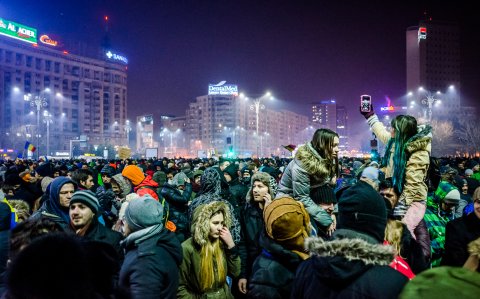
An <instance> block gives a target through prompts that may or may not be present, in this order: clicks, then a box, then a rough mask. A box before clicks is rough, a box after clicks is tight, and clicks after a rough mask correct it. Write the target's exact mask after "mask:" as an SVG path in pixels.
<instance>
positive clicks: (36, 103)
mask: <svg viewBox="0 0 480 299" xmlns="http://www.w3.org/2000/svg"><path fill="white" fill-rule="evenodd" d="M44 92H50V89H49V88H46V89H45V90H44ZM23 99H24V100H25V101H26V102H30V106H32V107H36V108H37V134H36V135H37V146H39V141H40V138H39V136H40V110H41V109H42V107H47V106H48V103H47V99H46V98H45V97H43V96H42V95H41V94H39V95H36V96H32V94H30V93H29V94H26V95H24V96H23ZM39 155H40V150H38V151H37V159H38V157H39Z"/></svg>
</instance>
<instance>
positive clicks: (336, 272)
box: [0, 114, 480, 299]
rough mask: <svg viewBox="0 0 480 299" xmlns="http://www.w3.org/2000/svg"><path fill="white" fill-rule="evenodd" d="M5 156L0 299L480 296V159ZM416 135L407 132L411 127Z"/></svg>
mask: <svg viewBox="0 0 480 299" xmlns="http://www.w3.org/2000/svg"><path fill="white" fill-rule="evenodd" d="M365 117H366V119H367V120H368V122H369V124H370V126H371V127H372V130H373V131H374V132H375V134H376V135H377V137H378V138H379V139H380V141H382V142H385V143H386V145H387V150H386V154H385V156H384V157H383V159H381V160H379V161H374V160H371V159H358V158H348V157H338V145H339V137H338V135H337V134H336V133H335V132H333V131H330V130H328V129H319V130H317V131H316V132H315V134H314V135H313V137H312V140H311V141H310V142H307V143H306V144H304V145H302V146H300V147H299V148H298V149H297V151H296V152H295V153H294V156H293V158H291V159H281V158H278V157H272V158H263V159H254V158H247V159H222V158H221V159H214V158H210V159H182V158H178V159H168V158H163V159H141V160H131V159H126V160H94V161H91V162H87V161H85V160H75V159H72V160H38V161H34V160H26V159H17V160H15V161H0V184H1V191H0V199H1V201H0V249H1V250H0V273H1V275H0V294H1V296H2V297H1V298H142V299H143V298H399V297H400V298H413V297H421V298H438V297H440V298H446V297H453V296H458V297H459V298H476V297H477V296H478V294H480V292H479V291H480V283H479V282H480V274H479V273H478V271H479V269H480V267H479V256H480V229H479V228H480V164H479V160H478V158H434V157H431V156H430V142H431V136H430V135H429V129H428V127H422V128H420V127H419V128H418V129H417V125H416V123H414V124H410V125H411V126H413V125H415V130H413V129H412V130H411V133H409V134H410V135H411V136H407V137H408V138H407V137H405V136H403V135H402V134H403V133H402V132H408V130H409V129H408V126H409V123H408V122H409V121H412V120H410V119H406V120H402V119H398V120H397V121H398V122H399V123H393V122H392V127H393V128H394V131H393V133H388V134H387V133H386V132H383V131H382V130H384V128H383V125H381V123H379V122H377V121H378V119H375V117H376V116H375V115H374V114H372V115H367V114H366V115H365ZM412 134H413V135H412Z"/></svg>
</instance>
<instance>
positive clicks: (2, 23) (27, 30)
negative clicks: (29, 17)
mask: <svg viewBox="0 0 480 299" xmlns="http://www.w3.org/2000/svg"><path fill="white" fill-rule="evenodd" d="M0 34H1V35H5V36H8V37H11V38H15V39H18V40H21V41H24V42H27V43H32V44H36V43H37V29H35V28H31V27H27V26H25V25H22V24H18V23H15V22H11V21H7V20H5V19H1V18H0Z"/></svg>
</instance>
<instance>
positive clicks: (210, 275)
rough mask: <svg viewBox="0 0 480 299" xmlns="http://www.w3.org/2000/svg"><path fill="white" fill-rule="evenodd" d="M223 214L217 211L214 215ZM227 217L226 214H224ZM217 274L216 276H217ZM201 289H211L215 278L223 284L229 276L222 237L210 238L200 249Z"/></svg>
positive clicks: (203, 290)
mask: <svg viewBox="0 0 480 299" xmlns="http://www.w3.org/2000/svg"><path fill="white" fill-rule="evenodd" d="M218 214H223V211H222V210H220V211H217V212H216V213H214V214H213V215H212V217H214V216H216V215H218ZM210 218H211V217H210ZM223 218H224V219H225V215H223ZM215 276H216V277H215ZM199 277H200V289H201V290H202V292H205V291H207V290H209V289H211V288H212V287H213V285H214V283H215V281H216V280H215V278H217V280H218V284H219V285H223V284H224V283H225V281H226V277H227V269H226V267H225V256H224V253H223V248H222V245H221V242H220V239H219V238H217V239H215V240H213V241H212V240H211V239H210V238H209V239H208V242H206V244H204V245H203V246H202V247H201V250H200V276H199Z"/></svg>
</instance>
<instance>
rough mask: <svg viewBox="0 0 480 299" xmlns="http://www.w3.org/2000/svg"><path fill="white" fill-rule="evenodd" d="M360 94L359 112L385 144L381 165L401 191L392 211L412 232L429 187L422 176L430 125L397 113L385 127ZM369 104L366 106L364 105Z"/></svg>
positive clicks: (428, 150)
mask: <svg viewBox="0 0 480 299" xmlns="http://www.w3.org/2000/svg"><path fill="white" fill-rule="evenodd" d="M364 97H365V96H362V99H361V106H360V113H361V114H362V115H363V116H364V117H365V119H367V122H368V124H369V126H370V128H371V129H372V132H373V133H374V134H375V135H376V136H377V138H378V139H379V140H380V141H381V142H382V143H384V144H385V145H386V149H385V156H384V157H383V160H382V166H381V169H382V170H383V171H384V173H385V178H392V184H393V187H394V188H395V191H396V192H397V193H398V194H400V197H399V200H398V203H397V204H396V206H395V207H394V211H393V215H394V216H395V217H396V218H398V219H401V220H402V221H403V222H404V223H405V224H406V225H407V228H408V230H409V231H410V233H411V234H412V236H413V237H414V238H416V236H417V235H419V234H418V233H417V234H416V233H415V232H414V230H415V228H416V227H417V226H418V224H419V222H420V221H421V220H422V219H423V216H424V215H425V210H426V202H427V192H428V187H427V185H426V184H425V179H426V177H427V174H428V167H429V165H430V153H431V143H432V128H431V127H430V126H429V125H418V123H417V120H416V119H415V117H413V116H410V115H398V116H397V117H395V118H394V119H393V120H392V121H391V129H390V131H388V130H387V129H386V128H385V126H384V125H383V123H382V122H381V121H380V120H379V119H378V117H377V115H375V111H374V110H373V105H372V104H371V101H370V107H366V105H364V101H365V99H364ZM367 108H369V109H367Z"/></svg>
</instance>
